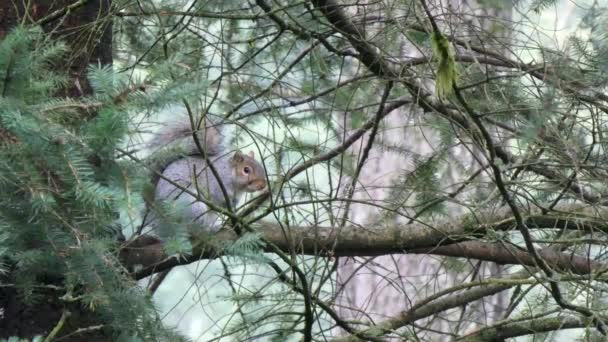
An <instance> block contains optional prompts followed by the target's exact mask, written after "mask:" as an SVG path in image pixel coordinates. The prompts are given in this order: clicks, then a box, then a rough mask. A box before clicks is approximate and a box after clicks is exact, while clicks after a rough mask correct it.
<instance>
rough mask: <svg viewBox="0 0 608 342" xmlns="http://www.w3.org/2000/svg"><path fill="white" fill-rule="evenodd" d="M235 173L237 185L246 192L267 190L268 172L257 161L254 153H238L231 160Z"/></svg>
mask: <svg viewBox="0 0 608 342" xmlns="http://www.w3.org/2000/svg"><path fill="white" fill-rule="evenodd" d="M230 165H232V167H233V169H234V172H235V179H234V183H235V185H236V186H237V187H238V188H239V189H241V190H242V191H245V192H256V191H260V190H263V189H264V188H266V172H265V171H264V167H263V166H262V165H261V164H260V163H259V162H258V161H257V160H255V155H254V153H253V151H251V152H249V153H248V154H244V153H242V152H241V151H236V152H235V153H234V156H233V157H232V159H231V160H230Z"/></svg>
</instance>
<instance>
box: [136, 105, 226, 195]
mask: <svg viewBox="0 0 608 342" xmlns="http://www.w3.org/2000/svg"><path fill="white" fill-rule="evenodd" d="M199 121H200V120H199ZM199 121H195V122H196V123H198V122H199ZM220 127H221V125H220V124H216V123H215V122H214V120H211V119H210V118H208V117H206V118H205V119H204V120H203V121H202V122H201V123H200V126H199V127H198V128H194V129H193V127H192V125H191V124H190V118H189V117H188V116H185V115H181V116H175V117H174V119H173V120H171V121H170V122H168V123H166V124H165V126H164V127H163V128H161V129H160V130H159V132H158V133H156V134H155V135H154V137H153V138H152V139H151V141H150V143H149V144H148V145H147V148H148V149H149V150H150V151H151V154H150V155H149V156H148V157H147V158H146V164H147V167H148V169H150V170H151V171H152V184H154V185H156V183H157V182H158V180H159V177H160V176H159V175H160V174H161V173H162V172H163V170H164V169H165V168H166V167H167V166H168V165H169V164H171V163H172V162H174V161H176V160H178V159H180V158H183V157H184V156H192V155H202V154H201V150H200V149H199V146H198V145H197V144H196V141H195V140H194V137H193V136H192V133H193V132H194V131H196V134H197V137H198V142H199V144H200V147H201V148H202V150H203V151H204V152H205V154H206V155H207V157H209V158H210V157H213V156H218V155H220V154H222V153H223V151H224V146H223V144H224V139H223V135H222V132H221V129H220Z"/></svg>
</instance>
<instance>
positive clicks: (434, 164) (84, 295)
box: [0, 0, 608, 341]
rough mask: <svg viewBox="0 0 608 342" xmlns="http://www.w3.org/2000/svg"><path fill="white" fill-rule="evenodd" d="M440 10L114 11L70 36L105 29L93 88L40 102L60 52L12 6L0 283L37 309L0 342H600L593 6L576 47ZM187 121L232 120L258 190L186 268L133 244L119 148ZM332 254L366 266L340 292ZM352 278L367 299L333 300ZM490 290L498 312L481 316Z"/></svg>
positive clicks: (134, 203)
mask: <svg viewBox="0 0 608 342" xmlns="http://www.w3.org/2000/svg"><path fill="white" fill-rule="evenodd" d="M84 4H85V2H80V1H77V2H74V3H70V4H63V5H64V7H61V6H60V7H59V8H58V9H59V11H58V12H56V13H58V14H57V16H56V17H55V18H54V19H53V20H57V22H58V23H63V22H67V21H69V18H70V16H71V15H72V13H73V11H75V10H77V9H78V8H79V7H80V6H83V5H84ZM460 4H461V3H459V2H458V3H456V2H452V3H450V4H447V3H440V2H438V1H437V2H434V1H420V0H418V1H404V2H403V1H402V2H392V1H385V2H378V3H365V4H363V3H359V2H346V1H344V2H342V1H340V2H336V1H311V2H301V3H282V2H272V3H268V2H265V1H263V0H258V1H256V2H255V4H253V3H252V4H247V5H244V4H243V3H241V2H234V3H232V2H224V1H222V2H218V3H214V2H201V1H155V2H152V1H151V2H145V3H144V2H131V1H115V2H113V3H112V6H110V7H108V11H107V13H106V12H104V11H101V12H98V13H99V14H98V15H97V17H96V18H95V20H94V21H93V22H92V23H94V24H92V25H91V26H88V25H84V26H83V27H96V26H97V25H96V24H98V23H100V24H101V23H105V24H106V25H107V23H109V22H110V20H112V21H113V25H114V28H113V32H114V42H113V57H114V65H113V67H112V68H110V67H107V66H105V67H104V66H103V65H100V64H103V63H93V65H92V66H87V67H85V66H84V65H85V64H89V63H88V62H87V60H86V59H85V60H83V61H82V62H79V63H75V64H74V65H75V68H76V70H87V77H86V79H87V81H88V84H89V85H90V87H91V92H89V91H82V92H81V93H79V94H75V95H79V96H80V97H79V98H77V99H75V98H68V99H65V98H63V97H59V98H57V97H56V95H57V94H62V92H65V89H71V85H72V84H75V83H80V81H79V82H74V81H73V82H72V83H70V82H69V81H68V80H70V79H72V80H73V78H70V73H69V72H68V73H66V72H65V70H62V69H63V68H56V67H55V66H56V65H57V61H58V60H60V56H64V54H69V53H73V52H74V50H77V49H75V48H74V47H73V45H72V44H67V45H62V43H60V41H61V40H60V38H61V37H63V35H62V34H56V33H57V31H56V30H55V31H54V30H52V29H51V30H49V29H48V28H47V27H46V26H45V28H46V30H47V31H46V32H47V33H42V32H41V31H40V30H38V29H36V25H33V24H35V23H36V22H37V20H36V19H31V18H35V16H34V15H33V14H34V13H36V8H37V7H36V6H30V5H23V6H26V8H25V9H24V8H23V7H21V9H22V10H23V11H22V12H12V13H13V14H11V16H9V17H10V18H15V19H11V20H12V21H11V23H15V22H19V23H23V24H24V28H21V29H19V30H17V31H15V33H13V34H11V35H6V36H5V38H4V39H3V40H2V46H0V66H1V67H0V70H8V72H6V71H5V74H4V76H5V77H4V78H3V79H4V91H3V94H2V98H1V99H2V105H1V106H0V108H2V112H1V113H0V115H1V116H0V118H1V124H2V128H3V130H4V131H3V137H4V139H3V142H4V143H3V144H2V151H1V155H0V174H1V175H2V177H0V179H2V182H1V183H0V186H2V190H3V193H5V194H9V195H7V196H5V197H4V198H3V199H2V203H1V205H0V208H1V210H2V215H1V219H2V222H1V223H2V224H1V225H0V228H1V229H2V231H1V234H0V237H1V238H0V252H1V253H2V257H3V260H4V263H3V268H2V269H3V270H4V271H5V273H6V274H7V276H5V278H4V279H3V280H2V284H3V287H2V288H3V289H7V290H3V291H12V293H14V294H15V296H11V297H10V298H16V295H19V297H18V298H23V300H24V301H25V302H26V303H28V305H32V306H31V307H36V306H35V305H41V303H46V302H48V301H49V300H50V302H52V303H57V304H54V305H55V306H54V307H56V308H57V309H56V310H55V313H54V316H53V319H51V322H50V323H48V322H46V321H45V322H43V321H42V318H36V319H33V320H31V319H28V320H27V322H29V323H28V324H29V325H30V326H35V327H36V329H31V330H26V329H13V330H3V333H4V334H6V336H9V335H19V336H21V337H32V336H34V335H36V334H42V335H44V336H47V337H48V338H49V339H52V338H56V339H75V340H78V339H85V338H88V336H87V335H90V334H92V333H99V332H100V331H102V332H103V333H104V334H106V336H108V335H110V334H111V335H113V336H114V337H113V338H121V339H128V338H129V339H143V340H154V339H160V340H167V339H168V340H177V339H179V338H180V337H179V336H177V335H175V334H174V332H172V331H170V329H165V328H164V326H167V327H171V326H172V325H173V324H177V325H178V330H179V331H180V332H181V333H183V334H187V335H189V336H190V337H193V338H198V339H199V340H213V339H224V338H226V339H235V340H246V339H258V340H262V339H269V340H270V339H274V340H280V341H283V340H287V339H295V340H299V339H303V340H305V341H310V340H327V339H335V340H357V339H361V340H373V341H377V340H386V339H389V338H398V339H404V338H406V339H419V340H437V339H438V338H440V337H444V338H446V339H463V340H480V339H481V340H492V339H504V338H509V337H515V336H522V335H534V337H535V338H551V337H552V336H554V333H555V332H557V331H561V330H565V329H571V328H580V329H579V330H578V332H577V333H578V334H579V335H582V336H585V337H587V338H588V339H592V338H596V337H597V338H599V336H601V335H602V334H605V333H606V323H605V318H606V317H605V315H604V314H603V312H604V310H605V307H604V305H605V303H604V302H605V298H604V297H605V294H604V291H605V289H604V287H605V280H604V279H603V278H604V275H603V271H604V269H605V261H604V258H605V257H604V254H603V249H604V245H605V241H604V240H605V239H604V234H605V231H606V224H605V221H606V220H605V215H606V209H605V207H604V203H603V202H604V201H603V197H604V192H605V186H604V185H603V179H604V178H605V176H606V175H605V170H604V168H603V166H602V165H603V161H604V160H605V152H604V141H603V139H604V138H603V136H604V133H603V131H604V116H605V114H606V112H605V110H606V108H605V106H606V100H607V99H608V97H607V96H606V95H605V92H604V86H605V82H606V78H605V72H604V69H605V68H604V67H605V66H604V65H603V62H602V61H603V59H602V56H603V53H604V52H605V50H606V47H605V46H606V41H605V37H604V35H603V34H601V32H603V27H604V26H605V20H606V19H605V17H604V16H602V15H601V13H603V12H602V10H603V9H604V8H603V7H602V4H598V3H590V4H587V3H584V2H579V3H578V4H577V5H578V6H579V7H578V8H579V10H578V11H579V12H578V14H580V17H581V18H582V21H581V22H580V23H578V28H579V30H578V31H576V32H575V34H573V35H571V36H568V37H566V38H567V39H564V37H558V38H559V40H557V41H556V38H554V37H551V36H547V35H545V32H546V31H545V30H543V29H542V28H540V27H535V26H534V25H533V23H535V20H536V18H537V15H538V14H539V13H543V11H545V10H547V9H548V8H550V6H553V5H555V6H557V4H556V2H551V1H543V2H529V3H524V2H514V3H513V4H512V8H499V7H498V6H499V5H500V4H504V3H503V2H497V3H486V2H484V3H483V4H477V5H476V6H472V5H471V4H464V3H462V4H463V7H458V6H457V5H460ZM97 5H99V2H97ZM465 5H468V6H472V7H466V6H465ZM20 6H21V5H20ZM66 6H67V7H66ZM16 8H19V7H18V6H17V7H16ZM63 8H65V10H63ZM468 8H480V11H479V12H473V11H469V10H468ZM30 12H31V13H32V14H30ZM505 12H508V13H509V14H510V15H507V14H505ZM14 13H18V14H14ZM51 13H55V12H51ZM478 13H480V14H478ZM30 17H31V18H30ZM573 17H574V16H573ZM79 27H80V26H79ZM101 27H107V26H101ZM572 27H576V26H575V25H572ZM96 32H105V31H103V30H98V31H96ZM598 32H599V33H598ZM537 37H540V38H537ZM58 39H59V40H58ZM64 41H66V42H68V43H73V41H75V40H73V39H70V38H68V39H67V40H65V39H64ZM93 41H95V40H93ZM560 44H562V45H560ZM94 45H95V44H93V46H94ZM82 51H89V50H88V49H84V50H82ZM9 67H10V68H9ZM68 94H73V93H72V92H71V91H68ZM187 111H190V112H194V113H206V114H207V115H214V116H217V117H221V118H223V119H225V120H226V122H228V123H230V125H231V129H230V131H229V134H228V136H229V137H231V141H229V143H230V145H231V146H238V147H240V148H244V149H253V150H255V151H256V154H257V155H260V156H262V157H263V160H264V164H265V165H266V167H267V169H268V174H269V178H270V180H271V181H272V182H271V183H270V188H269V189H268V191H266V192H263V193H262V194H260V195H259V196H257V197H256V198H248V199H247V200H250V201H246V202H247V203H244V204H243V205H242V206H241V207H240V208H239V209H238V214H239V220H237V222H238V225H237V227H236V228H239V229H232V228H231V227H230V224H227V227H226V229H224V230H222V231H221V232H219V233H218V234H215V235H213V236H206V237H205V238H204V239H203V240H202V241H196V242H197V244H194V246H195V248H194V249H193V250H191V246H192V245H190V244H186V243H183V242H180V241H170V242H169V243H166V244H165V245H162V246H161V245H159V244H158V243H155V242H156V241H154V240H153V239H152V238H150V237H148V236H145V235H142V234H141V233H142V232H143V231H144V227H141V221H142V220H141V216H142V215H141V213H142V210H141V208H142V203H143V200H142V198H143V197H144V194H145V193H146V192H147V191H148V187H149V179H150V177H151V175H150V170H149V168H148V167H149V165H150V160H154V159H155V158H156V157H157V156H155V155H152V156H148V151H146V150H145V145H144V144H143V142H144V140H145V139H146V137H147V134H148V133H150V131H152V130H154V129H156V128H157V127H156V126H158V121H159V120H161V121H162V120H171V119H172V117H173V116H172V114H174V113H176V112H182V113H185V112H187ZM423 142H424V144H423ZM374 176H375V177H374ZM449 176H451V177H449ZM374 178H377V179H374ZM370 213H371V214H370ZM167 214H168V215H169V216H171V215H173V214H175V213H172V212H170V210H169V212H168V213H167ZM227 222H228V223H230V222H234V221H231V220H227ZM119 227H120V228H121V229H122V232H123V234H124V235H125V237H126V239H127V241H121V239H120V237H117V234H116V231H117V228H119ZM150 242H154V243H150ZM176 253H179V254H181V256H180V257H179V258H176V257H167V256H169V255H173V254H176ZM404 254H409V255H407V257H408V258H409V257H411V255H412V254H421V255H424V257H420V258H421V259H422V260H430V259H434V260H436V261H434V262H433V263H430V262H426V261H425V262H417V261H414V262H412V261H411V260H412V259H410V261H409V262H405V263H404V262H402V261H401V260H396V258H397V257H395V255H399V257H398V258H399V259H405V257H403V256H402V255H404ZM382 255H391V256H393V257H392V258H393V259H395V261H394V262H392V263H393V265H392V266H385V265H383V264H382V263H383V262H384V261H382V262H377V260H381V259H377V260H376V261H374V259H373V258H372V257H376V256H382ZM354 257H358V258H367V259H363V260H364V261H363V262H358V263H356V264H354V265H356V267H355V268H354V269H351V271H350V274H354V275H355V276H354V277H351V276H350V274H349V273H348V272H345V269H344V268H342V269H341V270H340V272H339V273H337V272H338V270H339V268H340V265H344V264H346V263H345V260H349V259H350V258H354ZM415 258H416V257H415V256H414V259H413V260H419V259H415ZM386 259H388V258H386ZM386 259H384V260H386ZM201 260H202V261H201ZM359 260H361V259H359ZM391 261H392V260H391ZM138 263H139V264H143V267H142V268H137V267H135V266H136V264H138ZM482 263H488V264H487V265H489V266H488V267H496V265H514V266H509V267H504V268H503V269H502V270H501V272H500V273H497V272H494V273H491V272H486V271H483V270H484V267H482ZM490 263H492V264H490ZM414 264H417V270H416V269H413V267H412V265H414ZM401 265H407V266H406V267H408V270H402V267H403V266H401ZM169 269H172V270H175V271H172V272H171V273H169V276H168V277H167V278H164V277H160V276H159V277H151V276H153V275H155V274H157V273H160V272H163V271H166V270H169ZM369 270H372V271H373V272H375V274H376V275H375V276H374V277H375V278H376V279H381V281H380V282H377V283H374V285H373V287H368V288H364V289H362V291H354V290H353V289H357V290H358V289H361V286H360V285H357V283H356V282H357V281H359V284H360V281H361V279H365V278H364V277H365V275H364V274H365V273H366V272H368V271H369ZM404 271H405V272H404ZM416 271H417V272H416ZM362 277H363V278H362ZM163 279H164V281H163ZM134 280H138V281H139V284H138V285H139V286H136V283H135V282H134ZM446 280H449V281H446ZM389 287H390V288H392V290H388V288H389ZM389 292H390V294H389ZM5 293H8V292H5ZM497 294H500V296H502V298H508V300H506V301H505V302H504V304H506V305H502V306H497V307H496V308H494V307H487V306H484V305H480V304H479V303H480V302H479V301H480V300H482V301H483V300H487V299H488V298H490V297H491V296H493V295H497ZM151 295H153V296H154V297H153V298H154V300H151V299H152V296H151ZM507 296H508V297H507ZM5 298H8V297H5ZM383 298H390V301H388V302H387V301H385V302H383V301H382V299H383ZM408 301H410V302H408ZM9 302H10V300H7V299H5V301H3V302H2V316H1V320H0V322H2V323H1V324H4V325H5V326H11V324H12V326H15V324H14V323H13V322H15V321H16V320H21V319H23V318H24V317H26V316H24V315H23V314H22V313H21V312H19V310H12V309H11V310H12V311H10V312H11V314H10V315H9V314H7V312H9V311H7V309H10V308H11V306H10V305H11V304H10V303H9ZM153 303H155V304H156V305H157V306H156V307H155V306H154V305H153ZM370 303H371V304H370ZM395 309H398V310H395ZM484 310H486V311H484ZM75 312H78V313H79V314H78V315H74V313H75ZM353 312H355V313H358V316H357V317H355V318H356V319H355V320H354V319H353ZM13 313H15V314H13ZM74 316H78V317H80V316H86V317H89V318H93V319H92V321H91V322H85V321H82V320H78V319H75V318H74ZM49 317H50V316H49ZM201 317H202V318H201ZM205 318H206V319H205ZM161 320H163V321H164V323H165V325H164V326H163V325H161V324H159V321H161ZM195 320H196V322H193V321H195ZM496 320H498V321H496ZM444 322H447V323H448V324H445V323H444ZM475 325H477V326H478V328H479V326H480V325H481V326H482V327H481V329H480V330H476V331H472V330H470V328H471V327H472V326H475ZM486 325H487V326H486ZM4 331H6V332H4ZM337 334H342V335H343V336H340V337H338V336H336V335H337Z"/></svg>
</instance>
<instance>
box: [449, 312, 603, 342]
mask: <svg viewBox="0 0 608 342" xmlns="http://www.w3.org/2000/svg"><path fill="white" fill-rule="evenodd" d="M592 325H593V323H592V322H591V319H588V318H579V317H572V316H569V317H549V318H542V319H532V320H528V321H523V322H511V323H506V324H505V323H502V324H498V325H496V326H493V327H488V328H484V329H481V330H478V331H476V332H474V333H472V334H469V335H467V336H464V337H462V338H460V339H458V341H467V342H473V341H504V339H506V338H512V337H517V336H524V335H530V334H539V333H545V332H550V331H555V330H564V329H575V328H585V327H588V326H592Z"/></svg>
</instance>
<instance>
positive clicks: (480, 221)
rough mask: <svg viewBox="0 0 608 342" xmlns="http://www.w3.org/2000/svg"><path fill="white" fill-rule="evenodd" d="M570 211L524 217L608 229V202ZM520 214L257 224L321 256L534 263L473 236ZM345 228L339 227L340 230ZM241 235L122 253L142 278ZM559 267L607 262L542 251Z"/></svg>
mask: <svg viewBox="0 0 608 342" xmlns="http://www.w3.org/2000/svg"><path fill="white" fill-rule="evenodd" d="M562 209H563V210H566V209H568V213H567V214H561V213H552V214H546V215H542V214H539V213H538V212H537V211H532V212H528V213H527V214H525V215H524V217H523V219H524V220H525V223H526V225H527V226H528V227H530V228H532V229H533V228H538V229H556V228H559V229H572V230H579V231H581V230H583V231H589V232H591V231H598V230H600V231H608V221H606V220H605V218H604V217H606V216H608V208H601V209H598V208H594V207H586V208H582V207H577V206H572V207H569V208H562ZM513 227H514V220H513V218H512V216H511V214H510V212H509V211H508V210H505V209H503V210H498V211H496V212H493V213H488V214H479V215H478V216H477V217H471V216H468V215H466V216H463V217H461V218H459V219H453V220H449V221H444V222H440V223H438V224H435V225H433V226H430V225H429V224H423V223H412V224H402V225H387V226H377V227H372V228H370V227H361V226H350V227H345V228H344V229H341V230H337V229H335V228H333V227H318V226H312V227H291V231H290V234H288V236H290V238H291V240H287V238H286V237H285V232H284V230H283V229H282V228H281V227H280V226H278V225H272V224H266V225H263V226H255V227H254V229H255V231H256V232H257V233H259V234H261V237H262V238H263V239H264V240H265V241H268V242H269V243H272V244H273V245H274V246H275V247H277V248H279V249H280V250H282V251H285V252H290V253H291V252H292V251H293V252H295V253H298V254H308V255H318V256H377V255H387V254H398V253H407V252H410V253H425V254H437V255H449V256H455V257H468V258H475V259H479V260H486V261H493V262H497V263H501V264H522V265H530V266H531V265H534V263H533V260H532V259H531V256H530V255H529V254H528V252H527V251H525V250H520V249H517V248H515V247H507V246H505V245H500V244H488V243H480V242H475V241H469V242H466V243H462V242H464V241H468V240H471V239H478V238H481V237H483V236H484V234H485V233H486V232H487V231H488V230H509V229H513ZM338 232H339V233H338ZM237 238H238V237H237V235H236V234H235V233H234V232H232V231H231V230H229V229H224V230H222V231H220V232H218V233H217V234H213V235H209V236H208V237H206V238H205V241H203V242H201V245H200V247H199V248H197V249H196V250H195V251H194V253H193V254H192V255H190V256H186V257H182V258H179V259H177V258H172V259H166V258H165V257H164V254H163V253H162V248H161V246H160V244H159V243H158V241H157V240H155V239H154V238H151V237H140V238H139V239H138V240H136V241H135V242H133V243H131V245H129V246H127V247H125V248H123V252H122V257H123V260H125V264H126V266H127V267H128V268H129V269H133V267H134V265H136V264H140V265H143V266H144V269H142V270H140V271H138V272H136V273H135V278H136V279H141V278H144V277H147V276H149V275H151V274H154V273H157V272H160V271H163V270H166V269H169V268H172V267H174V266H178V265H185V264H189V263H192V262H195V261H197V260H200V259H207V258H214V257H216V256H218V255H221V254H222V253H223V252H222V251H223V249H222V246H225V245H226V243H227V242H230V241H235V240H236V239H237ZM541 257H542V258H544V259H545V260H546V262H547V263H548V264H549V265H550V266H551V267H554V268H555V269H556V270H562V271H568V272H572V273H576V274H587V273H589V272H591V271H596V270H598V269H600V268H602V266H603V265H602V264H600V263H597V262H594V261H592V260H589V259H588V258H587V257H583V256H576V255H569V254H565V253H559V252H555V251H550V250H547V251H544V252H543V254H542V255H541Z"/></svg>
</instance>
